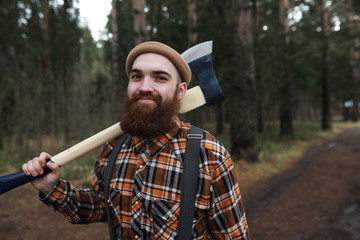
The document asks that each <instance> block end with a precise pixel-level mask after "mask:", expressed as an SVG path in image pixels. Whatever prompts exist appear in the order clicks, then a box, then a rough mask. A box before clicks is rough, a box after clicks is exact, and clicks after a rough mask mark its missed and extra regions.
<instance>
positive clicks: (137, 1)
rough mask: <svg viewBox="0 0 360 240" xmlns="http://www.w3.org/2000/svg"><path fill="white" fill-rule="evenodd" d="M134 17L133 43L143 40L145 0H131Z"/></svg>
mask: <svg viewBox="0 0 360 240" xmlns="http://www.w3.org/2000/svg"><path fill="white" fill-rule="evenodd" d="M132 5H133V18H134V41H135V45H138V44H140V43H142V42H145V41H146V39H147V36H146V14H145V11H144V9H145V5H146V1H145V0H132Z"/></svg>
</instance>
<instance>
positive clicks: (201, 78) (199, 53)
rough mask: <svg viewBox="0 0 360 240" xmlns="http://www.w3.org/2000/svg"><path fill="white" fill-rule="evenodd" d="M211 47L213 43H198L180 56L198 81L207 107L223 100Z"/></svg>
mask: <svg viewBox="0 0 360 240" xmlns="http://www.w3.org/2000/svg"><path fill="white" fill-rule="evenodd" d="M212 46H213V41H207V42H203V43H199V44H197V45H195V46H193V47H191V48H189V49H187V50H186V51H185V52H183V53H182V54H181V56H182V57H183V58H184V59H185V61H186V62H187V63H188V64H189V67H190V69H191V71H192V72H193V74H194V75H195V77H196V79H197V80H198V82H199V85H200V88H201V90H202V92H203V94H204V97H205V99H206V104H207V105H208V106H211V105H214V104H216V103H218V102H221V101H223V100H224V94H223V91H222V89H221V87H220V84H219V81H218V80H217V78H216V76H215V72H214V68H213V63H212Z"/></svg>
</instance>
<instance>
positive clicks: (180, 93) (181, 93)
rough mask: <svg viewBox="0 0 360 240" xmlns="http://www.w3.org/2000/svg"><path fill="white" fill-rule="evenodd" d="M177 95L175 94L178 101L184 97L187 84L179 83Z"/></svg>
mask: <svg viewBox="0 0 360 240" xmlns="http://www.w3.org/2000/svg"><path fill="white" fill-rule="evenodd" d="M178 88H179V89H178V93H177V98H178V99H179V100H181V99H182V98H183V97H184V96H185V93H186V90H187V84H186V82H181V83H180V84H179V86H178Z"/></svg>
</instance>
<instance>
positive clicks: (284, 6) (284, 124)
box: [280, 0, 294, 136]
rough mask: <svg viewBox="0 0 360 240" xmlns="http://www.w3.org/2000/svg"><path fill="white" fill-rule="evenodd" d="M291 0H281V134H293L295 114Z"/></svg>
mask: <svg viewBox="0 0 360 240" xmlns="http://www.w3.org/2000/svg"><path fill="white" fill-rule="evenodd" d="M288 14H289V0H280V24H281V27H282V42H283V55H282V59H281V61H282V69H281V80H282V86H281V87H280V98H281V102H280V136H292V135H293V133H294V130H293V116H292V114H293V113H292V108H293V106H292V78H291V70H290V57H289V48H290V35H289V19H288Z"/></svg>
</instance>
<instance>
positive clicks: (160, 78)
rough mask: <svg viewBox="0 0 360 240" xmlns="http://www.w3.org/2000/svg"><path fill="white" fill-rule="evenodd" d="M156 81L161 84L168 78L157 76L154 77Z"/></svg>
mask: <svg viewBox="0 0 360 240" xmlns="http://www.w3.org/2000/svg"><path fill="white" fill-rule="evenodd" d="M156 80H158V81H162V82H163V81H167V80H168V78H167V77H166V76H163V75H158V76H156Z"/></svg>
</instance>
